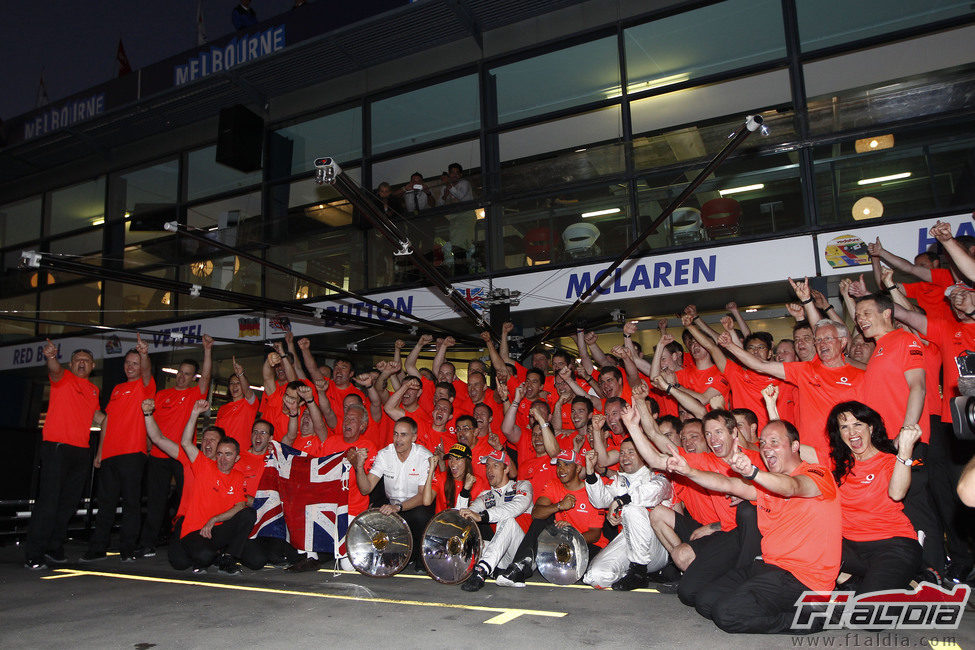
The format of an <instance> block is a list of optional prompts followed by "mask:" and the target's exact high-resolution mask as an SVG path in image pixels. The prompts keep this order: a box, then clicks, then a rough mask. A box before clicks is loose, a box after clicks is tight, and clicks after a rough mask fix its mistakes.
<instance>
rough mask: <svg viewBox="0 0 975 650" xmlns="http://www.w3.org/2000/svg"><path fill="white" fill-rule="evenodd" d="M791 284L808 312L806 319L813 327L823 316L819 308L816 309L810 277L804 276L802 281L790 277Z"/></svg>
mask: <svg viewBox="0 0 975 650" xmlns="http://www.w3.org/2000/svg"><path fill="white" fill-rule="evenodd" d="M789 285H790V286H791V287H792V291H794V292H795V294H796V298H798V299H799V302H800V303H801V304H802V308H803V310H804V311H805V313H806V321H807V322H808V323H809V326H810V327H812V326H813V325H815V324H816V323H818V322H819V321H820V319H821V318H822V316H821V315H820V314H819V310H818V309H816V305H815V304H814V303H815V300H814V299H813V297H812V294H811V293H810V290H809V278H803V279H802V282H796V281H795V280H793V279H792V278H789Z"/></svg>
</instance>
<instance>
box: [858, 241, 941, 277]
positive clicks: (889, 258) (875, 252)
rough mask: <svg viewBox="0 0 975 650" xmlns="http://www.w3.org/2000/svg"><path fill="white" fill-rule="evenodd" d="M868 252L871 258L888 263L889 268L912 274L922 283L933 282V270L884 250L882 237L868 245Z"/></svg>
mask: <svg viewBox="0 0 975 650" xmlns="http://www.w3.org/2000/svg"><path fill="white" fill-rule="evenodd" d="M867 252H868V253H870V257H874V256H877V257H879V258H880V259H882V260H883V261H884V262H886V263H887V266H890V267H893V268H894V269H896V270H898V271H900V272H901V273H910V274H911V275H913V276H914V277H916V278H917V279H919V280H921V281H922V282H930V281H931V269H929V268H925V267H923V266H918V265H917V264H915V263H914V262H911V261H908V260H905V259H904V258H903V257H898V256H897V255H894V254H893V253H891V252H890V251H888V250H886V249H884V247H883V245H882V244H881V243H880V237H877V241H875V242H874V243H872V244H867Z"/></svg>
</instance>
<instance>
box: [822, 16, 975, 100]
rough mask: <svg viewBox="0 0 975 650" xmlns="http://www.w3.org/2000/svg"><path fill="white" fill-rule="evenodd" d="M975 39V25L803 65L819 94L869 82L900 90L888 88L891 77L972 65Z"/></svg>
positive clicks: (883, 87)
mask: <svg viewBox="0 0 975 650" xmlns="http://www.w3.org/2000/svg"><path fill="white" fill-rule="evenodd" d="M838 13H840V14H842V13H844V12H838ZM973 41H975V26H972V27H963V28H960V29H953V30H950V31H946V32H940V33H937V34H931V35H929V36H923V37H920V38H915V39H911V40H908V41H901V42H899V43H891V44H889V45H884V46H881V47H873V48H870V49H866V50H860V51H858V52H853V53H851V54H843V55H840V56H833V57H829V58H827V59H820V60H818V61H812V62H810V63H807V64H805V65H804V66H803V77H804V80H805V84H806V95H807V96H809V97H812V98H816V97H818V96H819V95H823V94H826V93H834V92H837V91H841V90H848V89H857V88H864V87H870V86H874V87H877V88H880V89H881V90H882V92H890V91H892V90H897V87H896V86H895V87H893V88H887V86H888V85H891V83H892V80H899V81H901V82H903V81H904V80H906V79H907V78H909V77H911V76H913V75H922V74H926V73H931V72H934V71H937V70H943V69H946V68H952V67H954V66H963V65H970V64H971V62H972V42H973ZM877 88H874V93H871V94H875V93H876V89H877ZM877 102H879V99H877V100H874V103H875V105H879V104H878V103H877ZM891 103H892V102H888V103H886V104H884V105H883V109H884V110H885V111H886V110H888V109H890V108H892V106H891Z"/></svg>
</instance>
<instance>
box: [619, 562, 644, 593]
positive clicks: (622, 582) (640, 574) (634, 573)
mask: <svg viewBox="0 0 975 650" xmlns="http://www.w3.org/2000/svg"><path fill="white" fill-rule="evenodd" d="M649 586H650V578H649V577H647V565H645V564H637V563H635V562H630V568H629V569H627V570H626V575H624V576H623V577H622V578H620V579H619V580H617V581H616V582H614V583H613V589H615V590H616V591H633V590H634V589H645V588H647V587H649Z"/></svg>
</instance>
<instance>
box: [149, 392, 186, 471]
mask: <svg viewBox="0 0 975 650" xmlns="http://www.w3.org/2000/svg"><path fill="white" fill-rule="evenodd" d="M155 410H156V400H154V399H144V400H142V415H143V416H145V419H146V435H147V436H148V437H149V441H150V442H152V444H153V445H155V446H156V447H158V448H159V449H160V450H161V451H162V452H163V453H164V454H166V455H167V456H169V457H170V458H178V457H179V445H177V444H176V443H175V442H173V441H172V440H170V439H169V438H167V437H166V436H164V435H163V432H162V431H161V430H160V429H159V425H158V424H156V418H154V417H152V414H153V412H154V411H155Z"/></svg>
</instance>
